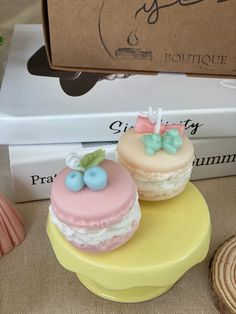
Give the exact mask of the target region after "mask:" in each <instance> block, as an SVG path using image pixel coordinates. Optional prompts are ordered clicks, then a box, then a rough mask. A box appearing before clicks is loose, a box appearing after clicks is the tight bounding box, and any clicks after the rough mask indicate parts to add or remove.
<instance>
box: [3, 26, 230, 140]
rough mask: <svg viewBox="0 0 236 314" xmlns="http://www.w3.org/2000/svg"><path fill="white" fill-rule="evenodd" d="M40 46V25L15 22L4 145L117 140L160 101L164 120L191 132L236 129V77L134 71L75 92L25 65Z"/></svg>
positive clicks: (205, 133) (5, 90)
mask: <svg viewBox="0 0 236 314" xmlns="http://www.w3.org/2000/svg"><path fill="white" fill-rule="evenodd" d="M42 45H43V32H42V28H41V25H17V26H16V27H15V30H14V34H13V39H12V45H11V48H10V52H9V57H8V62H7V66H6V70H5V74H4V77H3V81H2V87H1V91H0V143H2V144H45V143H68V142H74V143H77V142H87V141H91V142H94V141H96V142H98V141H117V140H118V139H119V137H120V136H121V134H122V133H123V132H125V131H126V130H127V129H128V128H130V127H132V126H133V125H134V123H135V121H136V117H137V115H138V114H139V112H140V111H146V110H147V109H148V106H152V107H153V109H154V110H157V109H158V107H162V108H163V110H164V115H163V122H164V123H167V122H169V123H179V122H180V121H182V123H183V124H184V125H185V129H186V133H187V135H188V136H189V137H191V138H199V137H219V136H222V137H223V136H236V123H235V121H236V80H229V79H222V78H206V77H204V78H203V77H189V76H186V75H185V74H170V73H169V74H164V73H160V74H158V75H155V76H152V75H133V76H130V77H128V78H124V79H119V78H117V79H114V80H107V79H103V80H101V81H98V82H97V84H96V85H95V86H94V87H93V88H92V89H91V90H90V91H88V92H87V93H85V94H84V95H82V96H79V97H71V96H68V95H67V94H65V93H64V91H63V90H62V89H61V86H60V81H59V78H58V77H56V76H53V75H51V76H47V75H46V74H45V73H42V72H43V71H41V74H42V75H40V74H39V75H31V74H30V73H29V71H28V70H27V62H28V60H29V59H30V58H31V56H32V54H33V53H34V52H35V51H36V50H37V49H38V48H40V47H41V46H42ZM39 69H40V66H39ZM41 69H42V68H41ZM55 72H56V71H55ZM79 88H80V84H78V86H77V89H78V90H79ZM77 89H76V88H75V89H74V91H76V90H77Z"/></svg>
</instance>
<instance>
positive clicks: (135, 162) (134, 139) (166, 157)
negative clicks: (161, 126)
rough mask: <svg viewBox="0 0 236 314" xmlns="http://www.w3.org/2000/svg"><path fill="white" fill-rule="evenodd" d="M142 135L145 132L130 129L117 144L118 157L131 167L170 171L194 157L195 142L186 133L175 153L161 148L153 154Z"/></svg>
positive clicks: (152, 170) (182, 165)
mask: <svg viewBox="0 0 236 314" xmlns="http://www.w3.org/2000/svg"><path fill="white" fill-rule="evenodd" d="M142 136H143V133H136V132H135V131H134V129H130V130H128V131H127V132H126V133H124V134H123V135H122V136H121V138H120V140H119V143H118V145H117V150H118V157H120V158H121V159H122V160H123V161H124V162H125V163H126V164H128V165H129V166H130V167H131V168H136V169H142V170H143V171H147V172H169V171H174V170H176V169H179V168H183V167H185V166H186V165H187V164H188V163H189V162H190V161H191V160H192V159H193V155H194V148H193V144H192V142H191V141H190V140H189V139H188V138H187V136H186V135H183V137H182V139H183V145H182V147H181V148H180V149H179V150H178V151H177V153H176V154H175V155H171V154H168V153H166V152H165V151H164V150H160V151H158V152H156V153H155V154H154V155H153V156H150V155H148V154H147V153H146V151H145V147H144V144H143V142H142V141H141V137H142Z"/></svg>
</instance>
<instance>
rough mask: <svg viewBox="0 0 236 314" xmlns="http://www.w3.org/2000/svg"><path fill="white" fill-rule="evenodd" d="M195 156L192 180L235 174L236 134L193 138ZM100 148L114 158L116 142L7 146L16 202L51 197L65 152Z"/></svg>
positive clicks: (81, 154) (90, 150)
mask: <svg viewBox="0 0 236 314" xmlns="http://www.w3.org/2000/svg"><path fill="white" fill-rule="evenodd" d="M193 144H194V148H195V154H196V158H195V161H194V167H193V172H192V175H191V180H197V179H206V178H213V177H222V176H230V175H235V174H236V137H232V138H212V139H196V140H195V139H194V140H193ZM98 148H103V149H105V151H106V158H108V159H112V160H114V159H115V150H116V143H113V142H109V143H103V142H100V143H89V144H88V143H82V144H80V143H78V144H54V145H13V146H9V156H10V166H11V177H12V182H13V190H14V195H15V201H16V202H24V201H32V200H39V199H46V198H49V197H50V189H51V184H52V182H53V180H54V178H55V176H56V174H57V173H58V171H59V170H61V169H62V168H63V167H64V166H65V162H64V160H65V156H66V155H67V154H69V153H71V152H76V153H77V154H78V155H79V156H83V155H84V154H86V153H89V152H92V151H94V150H95V149H98Z"/></svg>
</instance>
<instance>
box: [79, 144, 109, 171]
mask: <svg viewBox="0 0 236 314" xmlns="http://www.w3.org/2000/svg"><path fill="white" fill-rule="evenodd" d="M104 159H105V150H103V149H98V150H95V152H93V153H89V154H86V155H84V157H83V158H82V159H81V160H80V163H79V166H80V167H83V168H85V169H88V168H91V167H93V166H98V165H100V163H101V162H103V160H104Z"/></svg>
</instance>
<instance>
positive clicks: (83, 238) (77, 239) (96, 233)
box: [49, 197, 141, 246]
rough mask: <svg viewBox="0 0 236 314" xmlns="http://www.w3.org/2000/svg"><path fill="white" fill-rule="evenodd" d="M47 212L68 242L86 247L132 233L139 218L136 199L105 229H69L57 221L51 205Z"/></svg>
mask: <svg viewBox="0 0 236 314" xmlns="http://www.w3.org/2000/svg"><path fill="white" fill-rule="evenodd" d="M49 212H50V217H51V221H52V223H54V224H55V225H56V226H57V228H58V229H59V230H60V231H61V233H62V234H63V235H64V236H65V238H66V239H67V240H68V241H70V242H74V243H76V244H78V245H88V246H98V245H99V244H101V243H103V242H105V241H107V240H110V239H112V238H113V237H116V236H123V235H126V234H128V233H130V232H132V231H133V226H134V224H137V223H138V222H139V220H140V218H141V211H140V206H139V203H138V197H137V198H136V200H135V203H134V206H133V208H132V209H131V210H130V211H129V212H128V213H127V214H126V215H125V216H124V217H123V218H122V219H121V220H120V221H119V222H118V223H116V224H113V225H110V226H108V227H106V228H82V227H71V226H68V225H67V224H65V223H64V222H62V221H61V220H60V219H58V217H57V216H56V215H55V213H54V211H53V208H52V205H50V207H49Z"/></svg>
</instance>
